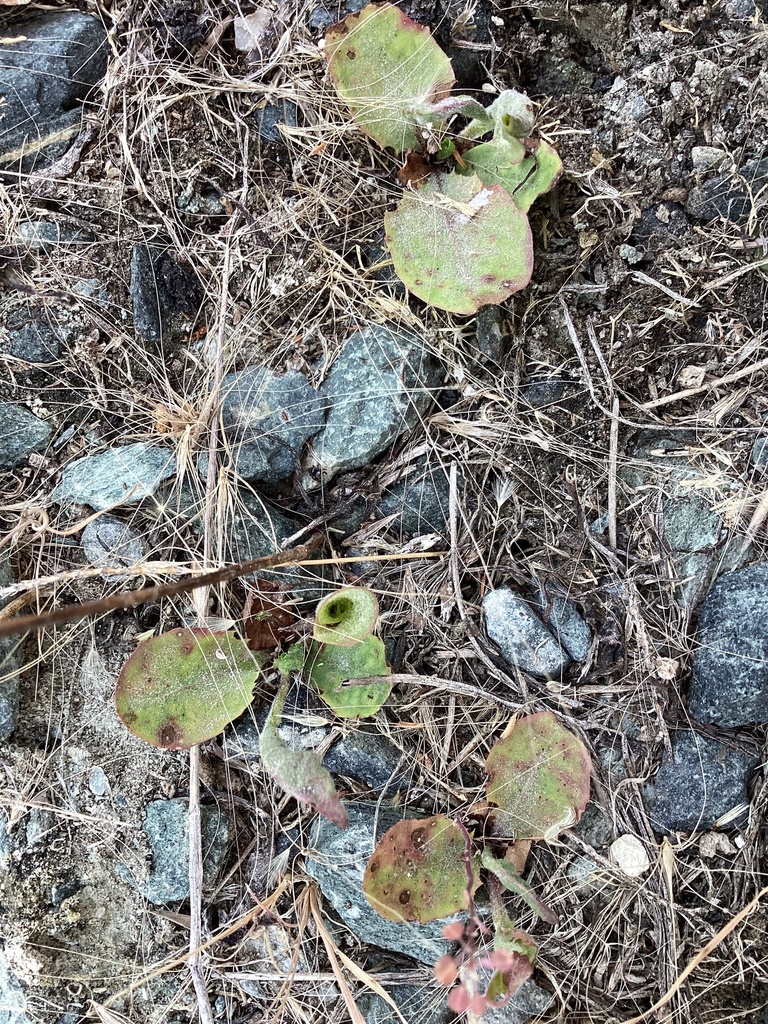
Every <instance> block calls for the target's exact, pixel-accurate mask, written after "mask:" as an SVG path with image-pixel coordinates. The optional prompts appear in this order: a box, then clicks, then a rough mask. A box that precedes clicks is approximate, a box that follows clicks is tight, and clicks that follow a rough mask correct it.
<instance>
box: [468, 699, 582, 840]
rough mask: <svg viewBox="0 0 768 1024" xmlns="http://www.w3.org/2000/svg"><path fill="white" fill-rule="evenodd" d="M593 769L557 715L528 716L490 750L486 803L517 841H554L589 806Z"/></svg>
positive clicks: (579, 741)
mask: <svg viewBox="0 0 768 1024" xmlns="http://www.w3.org/2000/svg"><path fill="white" fill-rule="evenodd" d="M591 768H592V764H591V761H590V757H589V754H588V753H587V750H586V747H585V746H584V744H583V743H582V742H581V740H580V739H578V737H576V736H574V735H573V733H570V732H568V730H567V729H564V728H563V727H562V725H560V723H559V722H558V721H557V719H556V718H555V716H554V715H553V714H551V713H550V712H548V711H545V712H542V713H541V714H538V715H528V716H527V717H526V718H521V719H520V720H519V721H518V722H516V723H515V725H514V727H513V728H512V730H511V732H510V733H509V734H508V735H506V736H504V737H503V738H502V739H500V740H499V741H498V742H497V743H495V744H494V745H493V747H492V748H491V751H490V753H489V755H488V760H487V761H486V762H485V770H486V772H487V773H488V786H487V792H488V800H489V802H491V803H494V804H496V805H497V806H498V807H499V808H501V814H500V815H499V816H498V820H499V823H500V824H501V825H502V826H503V828H504V830H507V829H509V832H510V834H511V835H513V836H514V838H515V839H554V838H556V837H557V836H558V835H559V834H560V833H561V832H563V831H564V830H565V829H567V828H570V827H571V826H572V825H575V824H576V822H577V821H578V820H579V818H580V817H581V814H582V811H583V810H584V808H585V807H586V806H587V803H588V802H589V781H590V772H591Z"/></svg>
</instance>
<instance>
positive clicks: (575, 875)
mask: <svg viewBox="0 0 768 1024" xmlns="http://www.w3.org/2000/svg"><path fill="white" fill-rule="evenodd" d="M599 871H600V865H599V864H598V863H597V861H595V860H592V858H591V857H587V856H585V855H582V856H580V857H576V858H575V859H574V860H572V861H571V863H570V864H569V865H568V867H567V868H566V869H565V873H566V875H567V876H568V878H569V879H570V880H571V882H573V884H574V887H576V888H579V887H581V886H585V887H588V886H591V885H592V884H593V883H594V882H595V880H596V876H597V875H598V873H599Z"/></svg>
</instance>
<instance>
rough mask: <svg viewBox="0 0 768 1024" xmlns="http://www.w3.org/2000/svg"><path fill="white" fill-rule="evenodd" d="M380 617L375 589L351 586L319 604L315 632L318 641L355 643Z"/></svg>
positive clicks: (344, 643) (366, 634) (348, 644)
mask: <svg viewBox="0 0 768 1024" xmlns="http://www.w3.org/2000/svg"><path fill="white" fill-rule="evenodd" d="M378 617H379V602H378V601H377V600H376V595H375V594H374V593H373V591H372V590H365V589H364V588H362V587H347V588H346V589H345V590H338V591H336V593H335V594H329V595H328V597H326V598H324V599H323V600H322V601H321V602H320V604H319V605H318V606H317V609H316V611H315V626H314V629H313V631H312V635H313V637H314V638H315V640H317V641H318V643H322V644H333V645H334V646H336V647H354V646H355V644H357V643H358V642H359V641H360V640H364V639H365V638H366V637H367V636H370V635H371V633H372V632H373V627H374V626H375V625H376V620H377V619H378Z"/></svg>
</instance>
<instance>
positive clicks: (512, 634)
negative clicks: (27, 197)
mask: <svg viewBox="0 0 768 1024" xmlns="http://www.w3.org/2000/svg"><path fill="white" fill-rule="evenodd" d="M483 614H484V616H485V628H486V631H487V633H488V636H489V637H490V638H491V640H493V642H494V643H495V644H496V646H497V647H498V648H499V650H500V651H501V653H502V655H503V656H504V658H505V659H506V660H507V661H508V662H509V664H510V665H515V666H517V667H518V668H521V669H523V671H524V672H530V674H531V675H534V676H540V677H541V678H543V679H554V678H558V677H559V676H560V675H562V673H563V672H564V671H565V670H566V669H567V668H568V666H569V665H570V661H571V659H570V658H569V657H568V655H567V654H566V653H565V651H564V650H563V649H562V647H561V646H560V644H559V643H558V642H557V640H556V639H555V638H554V636H553V635H552V633H550V631H549V630H548V629H547V627H546V626H545V625H544V623H543V622H542V621H541V619H540V618H539V617H538V615H536V613H535V612H534V611H533V610H532V609H531V607H530V605H529V604H528V602H527V601H525V600H524V599H523V598H522V597H520V595H519V594H516V593H515V592H514V591H513V590H510V589H509V588H508V587H501V588H499V589H498V590H491V591H490V592H489V593H488V594H486V595H485V597H484V598H483Z"/></svg>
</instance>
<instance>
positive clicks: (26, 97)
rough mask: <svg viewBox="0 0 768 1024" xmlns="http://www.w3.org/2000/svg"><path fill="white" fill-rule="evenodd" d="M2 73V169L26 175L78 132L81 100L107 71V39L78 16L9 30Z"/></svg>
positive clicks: (62, 15) (59, 15)
mask: <svg viewBox="0 0 768 1024" xmlns="http://www.w3.org/2000/svg"><path fill="white" fill-rule="evenodd" d="M6 35H10V36H11V37H12V38H11V39H10V40H9V41H8V42H5V43H4V44H3V60H2V67H0V103H1V104H2V109H3V119H2V123H1V124H0V166H4V167H7V168H8V169H9V170H10V169H13V170H14V171H15V170H22V171H29V170H31V169H32V167H34V166H37V165H38V164H44V163H49V162H51V161H52V160H56V159H58V158H59V157H60V156H62V155H63V154H64V153H65V152H66V151H67V149H68V148H69V145H70V143H71V142H72V140H73V139H74V137H75V136H76V135H77V133H78V131H79V128H80V119H81V115H80V102H79V101H80V100H82V99H83V98H84V97H85V96H86V95H87V94H88V92H89V91H90V89H91V88H92V87H93V86H94V85H96V84H97V83H98V82H99V81H100V80H101V79H102V78H103V77H104V73H105V71H106V68H107V57H108V48H107V34H106V32H105V31H104V28H103V26H102V24H101V22H100V21H98V20H97V19H96V18H91V17H89V16H88V15H85V14H80V13H79V12H77V11H54V12H49V13H47V14H45V15H44V16H43V17H40V18H34V19H30V20H28V21H27V20H25V21H18V22H15V23H14V24H13V31H12V32H10V33H6Z"/></svg>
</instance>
